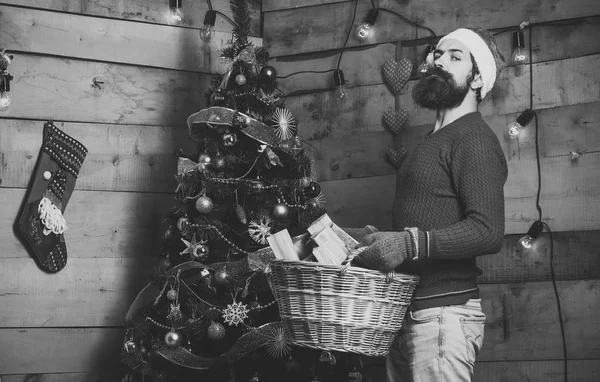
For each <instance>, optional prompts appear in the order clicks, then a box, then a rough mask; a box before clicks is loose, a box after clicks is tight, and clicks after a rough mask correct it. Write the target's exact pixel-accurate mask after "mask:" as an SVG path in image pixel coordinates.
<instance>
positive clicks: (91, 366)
mask: <svg viewBox="0 0 600 382" xmlns="http://www.w3.org/2000/svg"><path fill="white" fill-rule="evenodd" d="M124 335H125V330H124V329H122V328H6V329H0V346H1V347H2V348H3V349H2V350H0V356H1V358H2V363H1V364H0V374H37V373H80V372H89V371H95V372H101V371H106V370H111V369H112V368H113V367H114V366H115V365H116V364H117V363H118V362H119V360H120V353H121V347H122V343H123V338H124Z"/></svg>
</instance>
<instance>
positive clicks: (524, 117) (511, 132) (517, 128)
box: [506, 109, 535, 139]
mask: <svg viewBox="0 0 600 382" xmlns="http://www.w3.org/2000/svg"><path fill="white" fill-rule="evenodd" d="M534 115H535V112H534V111H533V110H531V109H526V110H525V111H524V112H522V113H521V114H520V115H519V116H518V117H517V119H516V120H515V121H514V122H511V123H509V124H508V126H507V127H506V129H507V134H508V136H509V137H510V138H512V139H514V138H517V137H518V136H519V133H520V132H521V129H522V128H523V126H525V125H527V124H528V123H529V122H531V119H532V118H533V117H534Z"/></svg>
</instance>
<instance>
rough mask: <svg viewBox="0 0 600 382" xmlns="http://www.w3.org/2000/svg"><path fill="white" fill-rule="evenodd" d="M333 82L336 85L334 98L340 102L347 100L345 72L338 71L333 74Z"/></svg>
mask: <svg viewBox="0 0 600 382" xmlns="http://www.w3.org/2000/svg"><path fill="white" fill-rule="evenodd" d="M333 82H334V83H335V92H334V97H335V98H336V99H338V100H340V101H343V100H345V99H346V86H345V84H346V80H345V79H344V72H342V71H341V70H339V69H337V70H334V72H333Z"/></svg>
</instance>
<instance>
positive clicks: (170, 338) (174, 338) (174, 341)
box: [165, 331, 181, 348]
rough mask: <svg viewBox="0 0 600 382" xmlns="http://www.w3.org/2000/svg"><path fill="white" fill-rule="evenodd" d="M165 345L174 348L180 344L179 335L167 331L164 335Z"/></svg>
mask: <svg viewBox="0 0 600 382" xmlns="http://www.w3.org/2000/svg"><path fill="white" fill-rule="evenodd" d="M165 344H167V346H168V347H170V348H175V347H177V346H179V345H180V344H181V335H180V334H179V333H177V332H173V331H169V332H168V333H167V334H165Z"/></svg>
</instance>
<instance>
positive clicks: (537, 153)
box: [528, 25, 568, 382]
mask: <svg viewBox="0 0 600 382" xmlns="http://www.w3.org/2000/svg"><path fill="white" fill-rule="evenodd" d="M528 49H529V108H530V110H532V111H533V27H532V25H529V47H528ZM533 116H534V121H535V158H536V165H537V179H538V189H537V195H536V199H535V207H536V209H537V211H538V216H539V219H538V220H539V221H540V222H542V207H540V194H541V191H542V169H541V165H540V148H539V139H538V138H539V124H538V116H537V113H536V112H535V111H533ZM542 224H543V225H544V227H545V228H546V231H548V235H549V237H550V277H551V280H552V288H553V289H554V297H555V298H556V306H557V310H558V321H559V324H560V333H561V338H562V347H563V356H564V380H565V382H568V374H567V372H568V364H567V341H566V337H565V327H564V322H563V316H562V308H561V305H560V296H559V295H558V288H557V286H556V275H555V272H554V239H553V237H552V230H551V229H550V226H549V225H548V224H547V223H545V222H542Z"/></svg>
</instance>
